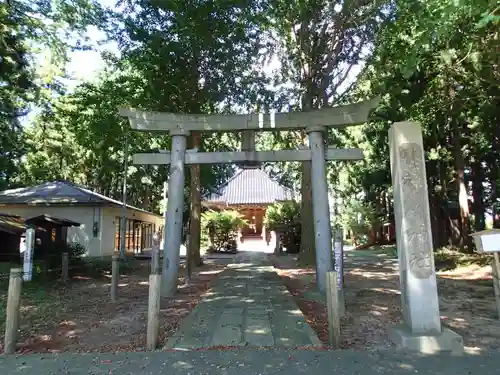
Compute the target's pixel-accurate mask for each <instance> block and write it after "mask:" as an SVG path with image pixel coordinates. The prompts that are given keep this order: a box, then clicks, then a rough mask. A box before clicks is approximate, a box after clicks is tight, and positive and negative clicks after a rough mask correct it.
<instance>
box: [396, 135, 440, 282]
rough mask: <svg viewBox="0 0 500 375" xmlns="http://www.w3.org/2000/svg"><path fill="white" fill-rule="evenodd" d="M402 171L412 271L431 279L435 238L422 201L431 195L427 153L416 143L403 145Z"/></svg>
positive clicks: (409, 258)
mask: <svg viewBox="0 0 500 375" xmlns="http://www.w3.org/2000/svg"><path fill="white" fill-rule="evenodd" d="M399 157H400V161H401V172H402V176H403V177H402V182H403V184H402V190H403V196H404V197H405V201H404V209H403V217H404V219H405V231H404V235H405V237H406V241H407V246H408V260H409V268H410V272H411V274H412V275H413V276H415V277H416V278H417V279H425V278H428V277H429V276H430V275H432V273H433V267H432V254H431V246H430V245H429V244H430V243H431V241H432V239H431V238H430V236H429V230H428V228H427V227H426V220H425V218H426V212H424V211H426V208H427V205H425V204H422V203H423V202H424V201H425V200H426V199H428V197H427V196H426V193H425V188H424V186H423V185H422V184H423V183H425V181H426V180H425V178H426V176H425V174H424V173H423V172H424V171H423V169H422V165H423V163H424V161H423V155H422V154H421V152H419V146H418V145H417V144H416V143H403V144H401V145H400V146H399Z"/></svg>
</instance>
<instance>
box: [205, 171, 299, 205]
mask: <svg viewBox="0 0 500 375" xmlns="http://www.w3.org/2000/svg"><path fill="white" fill-rule="evenodd" d="M287 200H292V192H291V190H290V189H288V188H286V187H284V186H282V185H280V184H279V183H278V182H276V181H274V180H273V179H272V178H271V177H269V175H268V174H267V173H266V172H264V171H263V170H262V169H259V168H245V169H242V170H240V171H239V172H237V173H236V174H235V175H234V176H233V177H232V178H231V179H229V181H227V182H226V183H225V184H224V185H222V186H221V187H220V188H219V189H218V191H217V192H216V193H214V194H211V195H210V196H209V197H208V198H207V199H206V200H205V202H207V203H208V202H210V203H225V204H272V203H275V202H277V201H287Z"/></svg>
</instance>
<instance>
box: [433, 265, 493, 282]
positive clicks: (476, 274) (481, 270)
mask: <svg viewBox="0 0 500 375" xmlns="http://www.w3.org/2000/svg"><path fill="white" fill-rule="evenodd" d="M437 275H438V276H440V277H442V278H446V279H461V280H484V279H486V280H487V279H491V278H492V270H491V266H484V267H481V266H478V265H477V264H471V265H470V266H467V267H459V268H457V269H454V270H451V271H442V272H437Z"/></svg>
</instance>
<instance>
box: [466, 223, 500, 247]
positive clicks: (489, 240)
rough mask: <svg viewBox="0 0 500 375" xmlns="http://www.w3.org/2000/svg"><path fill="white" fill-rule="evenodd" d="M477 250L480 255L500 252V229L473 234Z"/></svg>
mask: <svg viewBox="0 0 500 375" xmlns="http://www.w3.org/2000/svg"><path fill="white" fill-rule="evenodd" d="M472 237H473V238H474V241H475V243H476V250H477V251H478V252H480V253H496V252H500V229H488V230H483V231H481V232H477V233H473V234H472Z"/></svg>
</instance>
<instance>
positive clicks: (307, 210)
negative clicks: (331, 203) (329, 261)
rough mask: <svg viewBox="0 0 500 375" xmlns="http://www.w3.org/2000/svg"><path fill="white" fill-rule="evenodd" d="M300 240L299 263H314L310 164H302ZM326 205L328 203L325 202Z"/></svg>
mask: <svg viewBox="0 0 500 375" xmlns="http://www.w3.org/2000/svg"><path fill="white" fill-rule="evenodd" d="M301 196H302V197H301V198H302V201H301V210H300V221H301V238H300V254H299V261H300V263H301V264H304V265H313V264H315V263H316V246H315V238H314V222H313V220H314V219H313V212H312V184H311V162H310V161H305V162H303V163H302V186H301ZM325 204H328V202H325Z"/></svg>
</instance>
